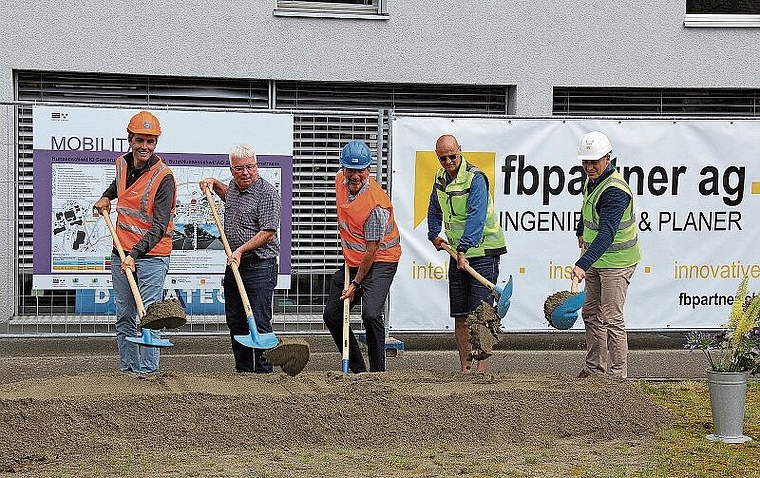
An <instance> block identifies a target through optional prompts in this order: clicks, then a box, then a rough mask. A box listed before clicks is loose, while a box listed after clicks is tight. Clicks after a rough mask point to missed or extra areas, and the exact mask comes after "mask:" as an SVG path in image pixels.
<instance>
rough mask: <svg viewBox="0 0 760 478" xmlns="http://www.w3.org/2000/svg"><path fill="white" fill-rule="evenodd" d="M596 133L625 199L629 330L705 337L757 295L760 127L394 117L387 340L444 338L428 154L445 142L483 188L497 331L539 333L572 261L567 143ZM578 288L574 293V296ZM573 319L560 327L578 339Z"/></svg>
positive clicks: (445, 317) (435, 164) (573, 220)
mask: <svg viewBox="0 0 760 478" xmlns="http://www.w3.org/2000/svg"><path fill="white" fill-rule="evenodd" d="M594 130H598V131H602V132H603V133H605V134H606V135H607V136H608V137H609V139H610V141H611V142H612V148H613V156H614V157H616V161H615V163H614V164H615V165H616V167H617V168H618V170H619V171H620V172H621V173H622V175H623V177H624V178H625V179H626V180H627V181H628V183H629V185H630V187H631V189H632V192H633V195H634V199H633V201H634V208H635V214H636V223H637V227H638V235H639V242H640V245H641V250H642V260H641V262H640V263H639V265H638V267H637V269H636V272H635V274H634V276H633V278H632V280H631V283H630V287H629V289H628V298H627V301H626V306H625V318H626V325H627V327H628V329H629V330H660V331H661V330H670V329H679V330H683V329H698V328H716V327H719V326H720V325H721V324H723V323H725V322H726V321H727V320H728V316H729V313H730V308H731V304H733V302H734V295H735V293H736V289H737V287H738V285H739V283H740V281H741V279H742V278H743V277H744V276H749V278H750V293H751V292H752V291H753V290H760V282H756V281H755V280H756V279H758V278H760V256H758V254H757V244H758V243H759V242H760V221H758V216H759V215H760V156H759V155H760V121H753V120H602V119H599V120H596V119H594V120H591V119H582V120H570V119H556V120H555V119H482V118H481V119H473V118H443V117H418V116H417V117H411V116H407V117H405V116H402V115H396V116H395V117H394V118H393V119H392V123H391V145H392V155H391V158H392V164H391V167H392V176H391V182H390V184H391V186H390V187H391V192H392V200H393V204H394V207H395V213H396V220H397V222H398V225H399V228H400V230H401V241H402V247H403V254H402V257H401V262H400V264H399V270H398V273H397V274H396V278H395V280H394V282H393V287H392V290H391V301H390V314H389V318H390V324H389V328H390V330H391V331H447V330H453V325H454V321H453V319H451V318H450V316H449V298H448V297H449V296H448V280H447V274H448V262H449V256H448V254H446V253H445V252H438V251H436V250H435V248H434V247H433V245H432V244H431V243H430V241H428V238H427V207H428V201H429V199H430V195H431V191H432V185H433V177H434V175H435V172H436V171H437V169H438V168H439V167H440V163H439V161H438V159H437V157H436V155H435V152H434V150H435V143H436V140H437V139H438V137H439V136H441V135H442V134H447V133H448V134H453V135H455V136H456V137H457V139H458V140H459V144H460V145H461V147H462V152H463V156H464V157H465V158H467V160H468V161H470V162H471V163H473V164H475V165H476V166H478V168H480V169H481V170H482V171H484V172H485V174H486V175H487V177H488V180H489V186H490V193H491V194H492V196H493V198H494V205H495V213H496V215H497V219H498V221H499V224H500V225H501V227H502V228H503V230H504V234H505V237H506V240H507V247H508V253H507V254H505V255H503V256H502V259H501V264H500V269H501V270H500V277H499V282H498V283H497V285H498V286H501V285H503V283H504V282H505V281H506V280H507V279H508V278H509V276H510V275H511V276H512V277H513V280H514V293H513V296H512V300H511V307H510V309H509V312H508V313H507V315H506V316H505V317H504V319H503V320H502V327H503V328H504V329H506V330H509V331H547V330H549V326H548V324H547V321H546V319H545V318H544V311H543V304H544V301H545V299H546V298H547V296H549V295H550V294H552V293H554V292H557V291H560V290H569V289H570V283H571V282H570V277H571V275H570V272H571V270H572V267H573V265H574V263H575V261H576V260H577V259H578V257H579V255H580V250H579V248H578V240H577V238H576V234H575V228H576V225H577V223H578V220H579V219H580V217H581V216H580V211H581V201H582V187H583V183H584V180H585V172H584V171H583V168H582V167H581V164H580V161H578V159H577V153H578V148H579V145H580V141H581V138H582V137H583V135H584V134H585V133H587V132H589V131H594ZM583 286H584V284H583V283H582V284H581V289H583ZM582 328H583V321H582V320H581V319H579V320H578V321H576V323H575V326H574V329H582Z"/></svg>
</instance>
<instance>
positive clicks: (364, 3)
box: [274, 0, 388, 20]
mask: <svg viewBox="0 0 760 478" xmlns="http://www.w3.org/2000/svg"><path fill="white" fill-rule="evenodd" d="M274 14H275V15H278V16H289V17H326V18H362V19H374V20H385V19H387V18H388V12H387V11H386V0H277V7H276V8H275V9H274Z"/></svg>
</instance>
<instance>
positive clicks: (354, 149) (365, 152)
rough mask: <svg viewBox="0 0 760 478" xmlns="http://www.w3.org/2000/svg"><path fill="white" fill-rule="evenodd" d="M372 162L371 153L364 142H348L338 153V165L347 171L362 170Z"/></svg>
mask: <svg viewBox="0 0 760 478" xmlns="http://www.w3.org/2000/svg"><path fill="white" fill-rule="evenodd" d="M371 162H372V153H371V152H370V150H369V146H367V143H365V142H364V141H358V140H354V141H350V142H349V143H348V144H347V145H345V146H344V147H343V151H341V153H340V165H341V166H343V167H344V168H349V169H364V168H366V167H368V166H369V163H371Z"/></svg>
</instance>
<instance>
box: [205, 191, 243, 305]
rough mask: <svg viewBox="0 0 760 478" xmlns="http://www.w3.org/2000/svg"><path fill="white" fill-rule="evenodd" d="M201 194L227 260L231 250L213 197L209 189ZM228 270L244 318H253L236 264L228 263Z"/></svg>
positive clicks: (230, 256)
mask: <svg viewBox="0 0 760 478" xmlns="http://www.w3.org/2000/svg"><path fill="white" fill-rule="evenodd" d="M203 192H204V193H205V194H206V199H208V207H209V208H210V209H211V213H212V214H213V215H214V222H215V223H216V228H217V229H218V230H219V237H220V238H221V239H222V244H223V245H224V252H226V253H227V258H232V249H230V244H229V242H227V236H226V235H225V234H224V227H223V226H222V221H221V220H219V213H217V212H216V204H215V203H214V196H212V195H211V190H210V188H206V189H204V190H203ZM230 269H232V275H234V276H235V283H236V284H237V287H238V292H240V298H241V299H242V301H243V309H245V316H246V317H253V309H251V302H250V301H249V300H248V294H247V293H246V291H245V285H243V278H242V277H240V271H239V270H238V263H237V262H235V261H230Z"/></svg>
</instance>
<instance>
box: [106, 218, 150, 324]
mask: <svg viewBox="0 0 760 478" xmlns="http://www.w3.org/2000/svg"><path fill="white" fill-rule="evenodd" d="M100 215H101V216H103V219H105V221H106V226H108V230H109V231H111V236H112V237H113V243H114V244H116V250H117V251H119V257H120V258H121V262H124V259H126V258H127V256H126V255H125V254H124V248H123V247H121V241H120V240H119V236H117V235H116V229H114V227H113V222H111V213H110V212H106V213H105V214H103V213H100ZM126 274H127V282H129V288H130V289H132V295H133V296H134V297H135V304H137V313H138V314H139V316H140V318H143V317H145V305H143V301H142V297H140V289H138V288H137V282H135V276H134V274H133V273H132V269H126Z"/></svg>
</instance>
